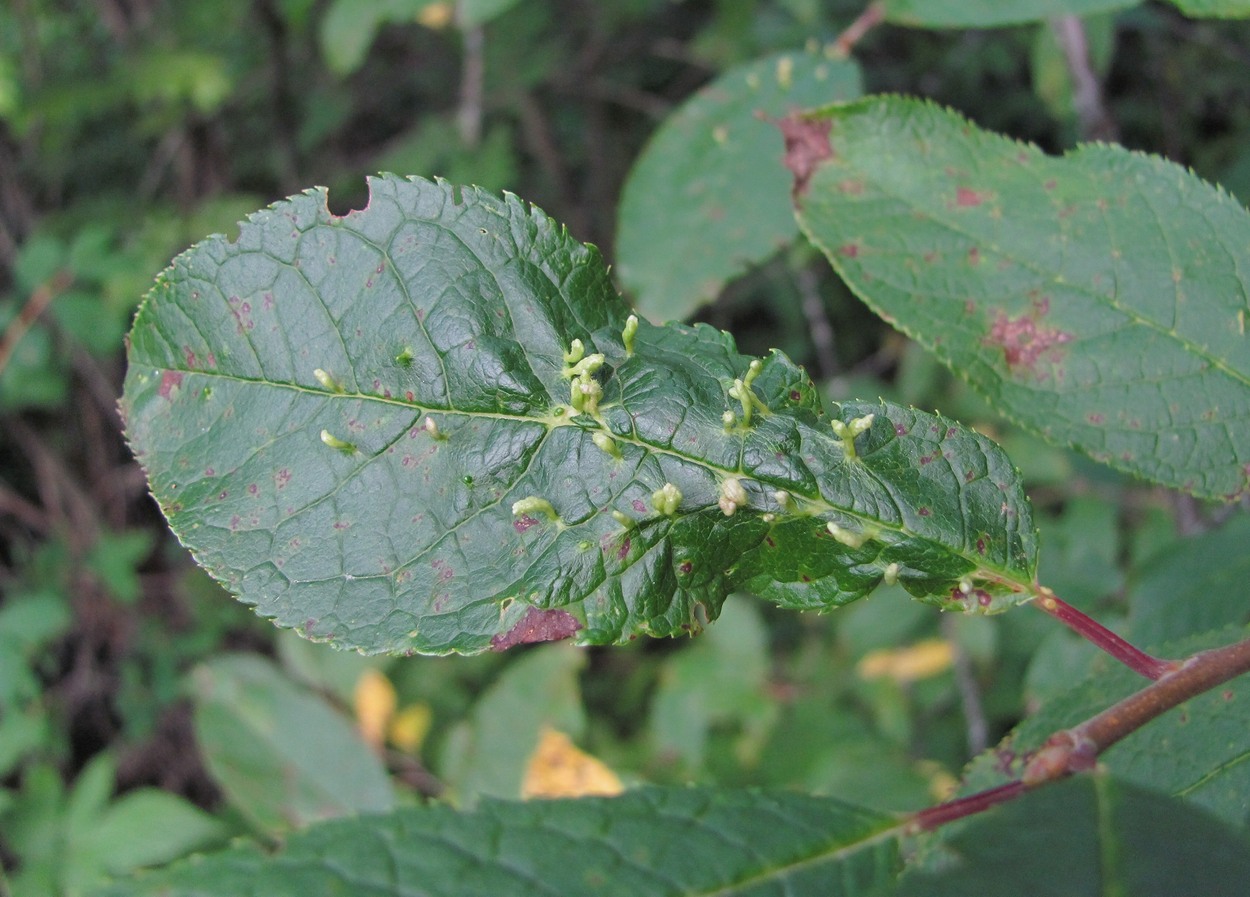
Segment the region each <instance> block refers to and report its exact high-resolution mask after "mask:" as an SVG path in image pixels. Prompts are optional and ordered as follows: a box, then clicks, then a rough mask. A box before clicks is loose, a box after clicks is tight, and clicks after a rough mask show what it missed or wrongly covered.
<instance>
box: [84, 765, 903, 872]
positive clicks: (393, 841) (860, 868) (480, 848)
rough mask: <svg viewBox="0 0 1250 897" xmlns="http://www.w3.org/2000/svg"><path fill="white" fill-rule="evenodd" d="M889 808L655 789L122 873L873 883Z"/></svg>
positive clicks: (391, 820)
mask: <svg viewBox="0 0 1250 897" xmlns="http://www.w3.org/2000/svg"><path fill="white" fill-rule="evenodd" d="M895 825H896V823H895V822H894V820H893V819H891V818H890V817H888V816H881V815H878V814H875V813H870V812H868V811H864V810H859V809H856V808H853V807H850V806H848V805H846V804H842V803H839V802H837V801H833V800H829V799H827V798H815V797H807V796H803V795H798V794H782V793H777V794H760V793H748V792H716V791H713V790H708V789H693V788H681V789H658V788H648V789H644V790H640V791H634V792H629V793H627V794H625V795H623V796H622V797H619V798H611V799H600V798H584V799H579V800H553V801H533V802H530V803H525V804H519V803H504V802H497V801H489V802H486V803H484V804H483V805H482V806H481V807H480V808H479V809H477V810H475V811H473V812H471V813H457V812H455V811H453V810H451V809H449V808H447V807H430V808H425V809H409V810H401V811H398V812H396V813H393V814H390V815H388V816H374V817H370V816H363V817H359V818H356V819H350V820H336V821H333V822H329V823H323V824H320V825H317V826H314V827H312V828H310V829H308V830H307V831H304V832H301V833H299V834H295V835H292V836H291V837H290V838H289V839H288V840H287V843H286V845H285V847H284V848H283V849H282V850H281V851H279V852H278V853H276V854H273V855H266V854H264V853H262V852H261V851H259V850H258V849H257V848H255V847H253V846H242V847H236V848H234V849H232V850H229V851H225V852H223V853H220V854H217V855H215V856H209V857H203V858H199V859H195V860H192V861H190V862H188V863H183V864H180V865H178V866H175V867H173V868H170V869H168V870H164V871H161V872H157V873H153V874H151V875H147V876H144V877H142V878H137V879H134V880H131V881H127V882H124V883H121V884H119V885H118V886H117V887H116V888H115V889H113V890H111V891H108V892H105V893H107V894H114V895H118V897H120V895H123V894H125V895H127V897H139V895H144V894H153V895H156V894H159V895H161V897H215V895H221V897H226V895H234V894H240V893H248V894H266V895H271V897H284V895H299V897H318V895H330V894H342V893H353V894H370V895H376V897H389V895H394V897H399V895H406V897H417V895H422V897H435V895H438V897H443V895H446V897H477V895H482V897H488V895H489V897H496V895H501V894H507V895H509V897H525V895H544V897H546V895H551V894H595V895H603V897H611V895H621V897H625V895H629V897H634V895H638V894H648V895H655V897H666V895H693V894H708V895H710V894H721V895H725V897H730V895H735V897H747V895H753V897H763V895H767V894H779V893H788V894H814V893H819V894H822V895H827V897H854V895H866V894H867V893H868V892H869V891H870V890H871V889H873V888H876V887H879V886H882V885H884V884H886V883H888V882H889V881H890V880H891V879H892V878H893V875H894V874H895V873H896V871H897V867H898V856H897V842H896V840H895V838H894V837H893V836H892V829H893V827H894V826H895Z"/></svg>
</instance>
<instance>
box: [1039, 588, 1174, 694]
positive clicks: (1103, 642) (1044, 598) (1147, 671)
mask: <svg viewBox="0 0 1250 897" xmlns="http://www.w3.org/2000/svg"><path fill="white" fill-rule="evenodd" d="M1033 603H1034V604H1035V605H1036V606H1037V607H1038V609H1040V610H1042V611H1045V612H1046V613H1048V614H1050V615H1051V616H1052V617H1054V618H1055V619H1056V620H1058V621H1059V622H1060V623H1062V624H1063V625H1065V626H1067V627H1068V628H1069V629H1071V630H1072V631H1073V632H1075V633H1076V634H1077V635H1079V636H1080V637H1081V638H1083V639H1085V640H1086V641H1088V642H1090V643H1091V644H1092V645H1094V646H1095V647H1096V648H1099V649H1101V650H1102V651H1105V652H1106V653H1108V654H1110V655H1111V656H1112V657H1114V658H1115V659H1116V660H1118V661H1120V663H1122V664H1124V665H1125V666H1126V667H1128V668H1129V669H1131V670H1133V671H1135V672H1138V673H1141V674H1142V675H1143V676H1145V677H1146V678H1147V679H1159V678H1161V677H1162V676H1164V675H1166V674H1167V673H1171V672H1174V671H1175V670H1176V669H1178V668H1179V667H1180V663H1179V662H1178V661H1175V660H1162V659H1160V658H1158V657H1153V656H1151V655H1150V654H1147V653H1146V652H1145V651H1143V650H1141V649H1140V648H1138V647H1137V646H1136V645H1133V644H1131V643H1129V642H1127V641H1125V640H1124V639H1122V638H1120V636H1118V635H1116V634H1115V633H1114V632H1112V631H1111V630H1110V629H1108V628H1107V627H1106V626H1103V625H1102V624H1101V623H1099V622H1098V621H1097V620H1095V619H1093V618H1092V617H1090V616H1088V615H1086V614H1083V613H1081V611H1079V610H1077V609H1076V608H1075V607H1073V606H1072V605H1070V604H1068V603H1067V602H1066V601H1063V600H1061V599H1060V598H1059V597H1058V596H1057V595H1055V593H1054V592H1052V591H1051V590H1050V589H1045V588H1043V589H1040V590H1039V591H1038V596H1037V600H1036V601H1035V602H1033Z"/></svg>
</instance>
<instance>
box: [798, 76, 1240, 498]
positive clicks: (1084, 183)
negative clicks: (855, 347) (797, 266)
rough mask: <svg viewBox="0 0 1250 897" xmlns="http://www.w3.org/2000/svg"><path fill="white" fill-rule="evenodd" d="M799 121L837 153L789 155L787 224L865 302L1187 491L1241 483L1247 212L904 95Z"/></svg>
mask: <svg viewBox="0 0 1250 897" xmlns="http://www.w3.org/2000/svg"><path fill="white" fill-rule="evenodd" d="M806 121H807V123H806V124H805V125H801V126H799V127H801V129H802V130H803V132H804V133H805V134H806V135H807V137H808V139H810V140H812V141H814V142H815V145H816V148H817V149H818V150H819V153H818V156H822V157H823V156H825V154H826V151H827V152H828V153H830V154H831V155H828V156H827V157H823V158H820V159H819V160H818V161H816V162H814V163H812V165H811V166H806V167H805V166H799V174H800V175H808V176H810V180H807V179H806V178H805V177H800V181H802V182H803V183H804V184H805V186H804V187H803V188H802V189H801V191H800V193H801V195H800V197H799V200H798V203H799V218H800V222H801V224H802V226H803V227H804V229H805V230H806V231H807V233H808V234H809V235H810V236H811V237H812V239H813V240H814V241H815V242H816V243H817V244H818V245H819V246H820V247H821V248H822V249H823V250H824V251H825V254H826V255H827V256H828V257H829V259H830V261H831V262H832V264H833V265H834V267H835V268H837V270H838V273H839V274H841V275H842V277H843V278H844V279H845V280H846V281H847V283H848V284H850V286H851V287H852V289H854V290H855V292H856V293H857V294H858V295H860V296H861V297H862V298H863V299H864V300H865V301H866V302H867V303H868V304H869V305H871V306H872V307H873V308H874V309H875V310H876V311H877V312H878V313H879V314H881V315H882V316H884V317H885V318H886V319H887V320H889V321H890V322H892V323H894V324H896V326H898V327H899V328H901V329H903V330H904V331H906V332H907V333H908V334H910V335H912V336H914V337H915V338H916V339H918V340H919V341H920V342H922V343H924V344H925V345H927V346H929V347H930V348H931V349H932V350H933V351H935V352H936V353H937V354H938V356H939V357H940V358H941V359H942V360H943V361H944V362H946V364H948V365H949V366H951V367H952V368H953V369H954V370H956V371H958V372H959V373H960V374H962V375H963V376H965V377H967V378H968V379H969V380H970V381H971V382H972V383H973V384H974V385H976V386H977V387H978V388H980V389H981V390H983V391H984V392H985V393H986V395H987V396H989V397H990V398H991V400H992V401H993V403H994V404H995V405H996V407H998V408H999V409H1001V410H1002V411H1003V412H1004V413H1006V414H1007V415H1008V416H1009V417H1011V418H1013V419H1015V420H1017V421H1018V422H1019V423H1020V424H1022V425H1024V426H1027V427H1028V428H1029V429H1031V430H1033V431H1034V432H1036V433H1040V434H1041V435H1043V436H1045V437H1046V438H1048V439H1050V440H1052V441H1055V442H1058V443H1060V444H1065V443H1067V444H1073V445H1075V446H1077V447H1079V448H1080V449H1081V450H1083V451H1084V452H1086V453H1088V454H1089V455H1090V456H1091V457H1093V458H1095V459H1097V460H1099V461H1103V462H1105V463H1106V464H1109V465H1111V466H1112V467H1115V468H1117V469H1120V470H1126V471H1129V472H1131V473H1134V474H1136V475H1138V476H1142V477H1146V478H1148V479H1152V480H1155V481H1157V482H1161V483H1165V484H1167V485H1171V486H1174V487H1176V488H1179V489H1184V490H1185V491H1188V492H1191V493H1192V494H1194V495H1199V496H1209V497H1214V498H1225V499H1231V498H1235V497H1237V496H1238V495H1240V494H1244V491H1245V490H1247V489H1250V477H1248V475H1247V471H1250V388H1248V387H1250V353H1247V352H1246V351H1245V335H1244V325H1245V318H1246V316H1247V314H1248V313H1250V308H1248V307H1247V301H1246V296H1247V295H1248V294H1250V283H1248V282H1247V276H1246V274H1245V272H1244V271H1243V270H1242V268H1241V267H1240V266H1239V262H1238V261H1237V260H1238V259H1239V258H1241V257H1242V256H1243V255H1244V248H1243V247H1244V245H1245V244H1246V241H1247V240H1250V214H1248V213H1247V212H1246V210H1245V209H1244V208H1242V207H1241V206H1240V205H1238V204H1237V203H1236V202H1235V201H1233V200H1232V199H1231V198H1230V197H1229V196H1228V195H1227V194H1226V193H1223V192H1222V191H1220V190H1218V189H1216V188H1214V187H1212V186H1210V185H1209V184H1205V183H1203V182H1202V181H1199V180H1198V179H1197V178H1195V177H1193V176H1192V175H1190V174H1188V173H1187V172H1186V171H1184V169H1182V168H1179V167H1177V166H1175V165H1173V164H1171V163H1169V162H1166V161H1164V160H1163V159H1160V158H1157V157H1150V156H1145V155H1140V154H1133V153H1130V152H1128V151H1126V150H1123V149H1120V148H1118V147H1112V146H1103V145H1087V146H1083V147H1081V148H1079V149H1077V150H1075V151H1073V152H1071V153H1069V154H1068V155H1066V156H1065V157H1063V158H1060V159H1055V158H1050V157H1048V156H1045V155H1044V154H1042V153H1041V151H1040V150H1038V149H1036V148H1035V147H1032V146H1027V145H1024V144H1020V143H1016V142H1014V141H1011V140H1008V139H1005V138H1003V137H1000V136H998V135H995V134H991V133H988V132H985V131H981V130H979V129H977V128H975V127H974V126H972V125H971V124H970V123H969V122H967V121H966V120H965V119H963V118H962V117H960V116H958V115H956V114H954V113H952V112H949V111H947V110H944V109H940V108H938V107H936V106H934V105H931V104H929V103H925V102H921V101H916V100H907V99H901V98H894V97H887V98H875V99H871V100H865V101H862V102H855V103H849V104H845V105H841V106H835V107H831V108H829V109H826V110H823V111H821V112H820V113H819V114H818V116H817V117H816V118H813V119H808V120H806ZM827 128H832V131H831V132H829V131H827V130H826V129H827Z"/></svg>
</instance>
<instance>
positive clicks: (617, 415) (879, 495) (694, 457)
mask: <svg viewBox="0 0 1250 897" xmlns="http://www.w3.org/2000/svg"><path fill="white" fill-rule="evenodd" d="M371 188H372V193H371V200H370V203H369V206H368V208H366V209H365V210H363V211H360V212H353V213H352V214H350V215H347V216H344V217H335V216H333V215H331V214H330V213H329V212H328V211H327V209H326V205H325V195H324V193H323V192H321V191H310V192H308V193H305V194H303V195H301V196H297V197H294V198H292V199H290V200H288V201H286V202H283V203H279V204H277V205H275V206H273V207H271V208H270V209H268V210H266V211H262V212H259V213H257V214H256V215H254V216H252V218H251V219H250V221H249V222H247V223H246V224H244V226H243V228H242V232H241V236H240V238H239V240H238V241H237V242H236V243H229V242H227V241H226V240H224V239H221V238H212V239H210V240H208V241H206V242H204V243H201V244H199V245H198V246H196V247H193V248H192V249H191V250H188V251H187V252H186V253H184V254H183V255H181V256H179V257H178V259H176V260H175V262H174V264H173V266H172V267H171V268H170V269H169V270H168V271H167V272H165V274H163V275H162V276H161V278H160V279H159V280H158V283H157V285H156V287H155V288H154V289H153V291H152V293H150V294H149V296H148V298H147V299H146V300H145V302H144V305H143V307H142V308H141V310H140V312H139V315H138V317H137V319H136V322H135V327H134V330H133V331H132V334H131V344H130V370H129V373H128V375H127V382H126V391H125V396H124V398H123V402H122V407H123V412H124V414H125V416H126V419H127V431H128V436H129V438H130V440H131V444H132V446H133V447H134V449H135V451H136V453H137V455H138V456H139V458H140V460H141V461H142V463H143V464H144V466H145V468H146V470H147V472H148V475H149V482H150V483H151V486H152V491H153V494H154V495H155V496H156V497H157V500H158V501H159V502H160V504H161V507H162V509H163V510H164V511H165V513H166V515H167V517H168V518H169V521H170V525H171V526H172V528H173V529H174V531H175V532H176V533H177V534H178V535H179V536H180V538H181V539H182V540H183V542H184V544H186V545H187V546H188V547H189V548H190V549H191V550H192V552H193V553H194V554H195V556H196V558H197V560H199V561H200V563H201V564H203V565H204V566H205V567H206V569H208V571H209V572H210V573H212V574H213V575H214V576H215V577H216V578H218V579H219V580H220V581H221V582H222V583H224V584H225V585H226V586H227V587H228V588H229V589H231V590H232V591H233V592H235V593H236V594H238V595H239V596H240V597H241V598H242V600H244V601H245V602H247V603H250V604H254V605H256V607H257V610H258V611H259V612H260V613H261V614H263V615H265V616H267V617H271V618H273V619H274V620H275V622H277V623H278V624H279V625H282V626H286V627H292V628H297V629H299V630H300V631H301V632H303V633H304V634H305V635H307V636H310V637H312V638H314V639H317V640H323V641H330V642H334V643H336V644H338V645H341V646H345V647H355V648H359V649H362V650H364V651H367V652H383V651H391V652H406V651H422V652H448V651H452V650H458V651H463V652H473V651H480V650H483V649H486V648H495V649H504V648H508V647H511V646H513V645H516V644H520V643H523V642H533V641H547V640H554V639H559V638H566V637H575V638H576V640H577V641H579V642H581V643H589V644H601V643H608V642H615V641H622V640H627V639H629V638H630V637H632V636H634V635H636V634H638V633H650V634H654V635H671V634H676V633H681V632H686V631H689V630H691V629H695V628H697V627H698V626H699V625H700V619H701V617H707V618H712V617H715V616H716V613H717V612H718V609H719V607H720V605H721V602H722V601H723V600H724V597H725V595H726V594H728V593H729V592H730V591H732V590H734V589H746V590H750V591H753V592H755V593H756V594H758V595H760V596H762V597H765V598H767V599H769V600H772V601H775V602H776V603H778V604H780V605H783V606H786V607H792V608H799V609H827V608H830V607H834V606H837V605H839V604H844V603H846V602H848V601H852V600H854V599H856V598H859V597H861V596H863V595H864V594H866V593H867V592H869V591H870V590H871V589H873V588H874V587H875V586H876V585H877V584H878V583H880V582H881V581H882V580H883V579H891V580H897V581H898V582H899V583H900V584H902V585H903V586H904V587H906V588H907V589H908V591H910V592H911V593H912V594H913V595H916V596H917V597H921V598H924V599H926V600H930V601H933V602H935V603H938V604H941V605H943V606H949V607H953V608H959V609H966V610H973V611H993V610H999V609H1002V608H1004V607H1006V606H1009V605H1011V604H1012V603H1014V602H1016V601H1018V600H1020V599H1021V598H1023V597H1026V594H1027V590H1028V588H1029V584H1030V583H1031V582H1032V576H1033V571H1034V569H1035V554H1036V546H1035V539H1034V530H1033V526H1032V521H1031V515H1030V511H1029V506H1028V502H1027V500H1026V499H1025V497H1024V495H1023V493H1022V491H1021V488H1020V484H1019V480H1018V477H1017V475H1016V473H1015V471H1014V470H1013V468H1012V466H1011V464H1010V462H1009V461H1008V459H1007V458H1006V456H1005V455H1003V453H1002V451H1001V450H1000V449H999V448H998V447H997V446H996V445H994V444H993V443H992V442H990V441H989V440H987V439H986V438H984V437H982V436H980V435H979V434H977V433H974V432H972V431H971V430H968V429H966V428H964V427H961V426H958V425H956V424H954V423H952V422H950V421H947V420H944V419H942V418H939V417H936V416H933V415H929V414H925V413H923V412H919V411H914V410H910V409H904V408H899V407H897V406H892V405H887V404H863V403H851V402H848V403H845V404H843V405H841V406H840V407H838V408H837V409H836V410H835V411H834V413H833V414H832V416H826V414H825V412H824V411H823V409H822V408H821V407H820V400H819V397H818V395H817V392H816V390H815V388H814V387H813V385H812V383H811V381H810V380H809V379H808V378H807V376H806V375H805V374H804V373H803V372H802V371H801V370H800V369H798V368H797V367H795V366H794V365H793V364H792V363H791V362H790V361H789V359H787V358H786V357H785V356H783V355H781V354H779V353H774V354H773V355H771V356H770V357H768V358H767V359H764V360H763V361H762V362H760V361H758V360H757V361H755V362H754V363H752V360H751V359H748V358H745V357H743V356H741V355H739V354H738V353H737V351H736V350H735V347H734V343H733V340H732V338H731V337H729V336H728V335H727V334H724V333H721V332H719V331H716V330H713V329H711V328H709V327H706V326H699V327H693V328H691V327H685V326H682V325H668V326H665V327H656V326H653V325H651V324H649V323H647V322H645V321H643V322H641V324H640V325H639V326H638V327H637V332H636V333H634V334H632V335H630V336H629V337H628V339H627V335H626V333H625V329H626V327H627V326H628V325H629V322H628V321H627V316H628V308H627V307H626V306H625V304H624V303H623V302H622V301H621V299H620V298H619V297H618V296H617V295H616V294H615V292H613V290H612V288H611V284H610V282H609V281H608V277H607V271H606V269H605V267H604V265H603V264H602V261H601V259H600V257H599V255H598V253H597V252H596V251H595V250H594V249H593V248H591V247H586V246H583V245H581V244H579V243H577V242H575V241H573V240H572V239H571V238H570V237H569V236H568V235H567V234H566V233H565V232H564V231H563V229H562V228H560V227H558V226H557V225H555V224H554V223H553V222H552V221H551V220H550V219H548V218H547V217H546V216H545V215H543V214H542V213H541V212H539V211H538V210H536V209H533V208H530V207H527V206H526V205H524V204H523V203H522V202H521V201H520V200H518V199H517V198H516V197H513V196H508V195H505V196H504V197H503V198H500V197H497V196H494V195H491V194H488V193H485V192H482V191H477V190H470V189H464V190H458V189H456V188H454V187H452V186H451V185H448V184H446V183H441V182H440V183H431V182H428V181H421V180H417V179H413V180H400V179H398V178H390V177H388V178H385V179H379V180H374V181H372V183H371ZM574 340H577V341H578V342H577V343H576V347H577V351H573V348H574V345H575V344H574ZM627 341H628V342H629V344H630V345H629V346H628V347H627V345H626V343H627ZM566 356H567V357H574V356H576V357H578V358H580V359H581V360H580V361H577V360H575V361H572V362H570V361H566V360H565V359H566ZM746 381H750V382H746ZM748 407H749V409H750V411H749V412H748V410H747V409H748ZM856 421H858V423H857V424H856V423H855V422H856ZM834 423H836V424H837V426H838V427H839V428H841V429H842V431H843V436H839V435H838V433H837V432H836V431H835V429H834V427H833V424H834ZM844 437H845V438H844ZM665 496H667V497H665ZM830 527H832V529H831V528H830Z"/></svg>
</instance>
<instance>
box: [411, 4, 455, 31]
mask: <svg viewBox="0 0 1250 897" xmlns="http://www.w3.org/2000/svg"><path fill="white" fill-rule="evenodd" d="M452 14H453V11H452V7H451V4H450V3H431V4H430V5H429V6H427V7H425V8H423V9H422V10H421V11H420V12H419V13H417V21H418V22H419V23H421V24H422V25H424V26H425V27H426V28H433V29H434V30H435V31H438V30H439V29H442V28H446V27H447V26H448V25H450V24H451V19H452Z"/></svg>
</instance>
